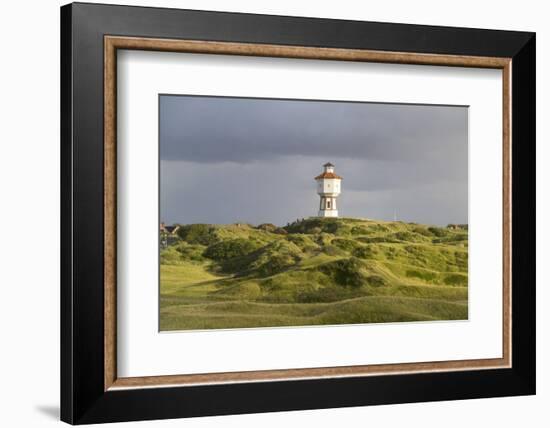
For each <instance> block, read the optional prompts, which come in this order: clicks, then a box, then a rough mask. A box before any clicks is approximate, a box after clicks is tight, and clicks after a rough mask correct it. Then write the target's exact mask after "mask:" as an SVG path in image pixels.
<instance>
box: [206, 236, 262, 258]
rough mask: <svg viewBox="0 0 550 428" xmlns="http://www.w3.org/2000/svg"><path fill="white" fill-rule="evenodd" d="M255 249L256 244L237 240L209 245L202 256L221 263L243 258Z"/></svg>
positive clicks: (241, 239)
mask: <svg viewBox="0 0 550 428" xmlns="http://www.w3.org/2000/svg"><path fill="white" fill-rule="evenodd" d="M257 248H258V247H257V244H255V243H254V242H253V241H250V240H248V239H243V238H237V239H230V240H227V241H221V242H217V243H215V244H212V245H209V246H208V248H207V249H206V250H205V251H204V254H203V255H204V257H208V258H209V259H212V260H216V261H223V260H229V259H232V258H235V257H242V256H245V255H247V254H250V253H251V252H253V251H255V250H256V249H257Z"/></svg>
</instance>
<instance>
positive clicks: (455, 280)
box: [443, 274, 468, 286]
mask: <svg viewBox="0 0 550 428" xmlns="http://www.w3.org/2000/svg"><path fill="white" fill-rule="evenodd" d="M443 281H444V282H445V284H447V285H461V286H466V285H468V277H467V276H466V275H459V274H449V275H446V276H445V278H444V279H443Z"/></svg>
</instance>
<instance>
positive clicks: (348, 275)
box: [319, 257, 367, 288]
mask: <svg viewBox="0 0 550 428" xmlns="http://www.w3.org/2000/svg"><path fill="white" fill-rule="evenodd" d="M363 268H364V266H363V264H362V263H361V261H360V260H359V259H357V258H356V257H351V258H349V259H342V260H336V261H334V262H331V263H327V264H325V265H322V266H320V267H319V270H320V271H321V272H323V273H324V274H326V275H328V276H329V277H330V278H331V279H332V280H333V281H334V282H335V283H336V284H338V285H341V286H344V287H352V288H358V287H361V286H362V285H365V284H366V283H367V279H366V276H365V274H364V273H363Z"/></svg>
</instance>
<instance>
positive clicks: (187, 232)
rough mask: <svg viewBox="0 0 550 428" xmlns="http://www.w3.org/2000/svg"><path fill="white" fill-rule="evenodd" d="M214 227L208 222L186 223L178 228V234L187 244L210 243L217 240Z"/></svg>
mask: <svg viewBox="0 0 550 428" xmlns="http://www.w3.org/2000/svg"><path fill="white" fill-rule="evenodd" d="M215 231H216V229H215V228H214V227H213V226H211V225H208V224H201V223H198V224H187V225H185V226H181V227H180V228H179V229H178V232H177V233H178V236H179V237H180V238H181V239H183V240H184V241H186V242H188V243H189V244H201V245H211V244H213V243H214V242H217V241H218V237H217V236H216V233H215Z"/></svg>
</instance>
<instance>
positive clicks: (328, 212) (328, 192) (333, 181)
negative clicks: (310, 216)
mask: <svg viewBox="0 0 550 428" xmlns="http://www.w3.org/2000/svg"><path fill="white" fill-rule="evenodd" d="M323 168H324V171H323V173H322V174H320V175H318V176H317V177H315V180H316V181H317V194H318V195H319V196H320V198H321V200H320V202H319V214H318V215H319V217H338V208H337V205H336V198H337V197H338V196H339V195H340V192H341V191H342V185H341V183H342V177H340V176H339V175H336V173H335V172H334V165H333V164H331V163H330V162H328V163H326V164H324V165H323Z"/></svg>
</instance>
